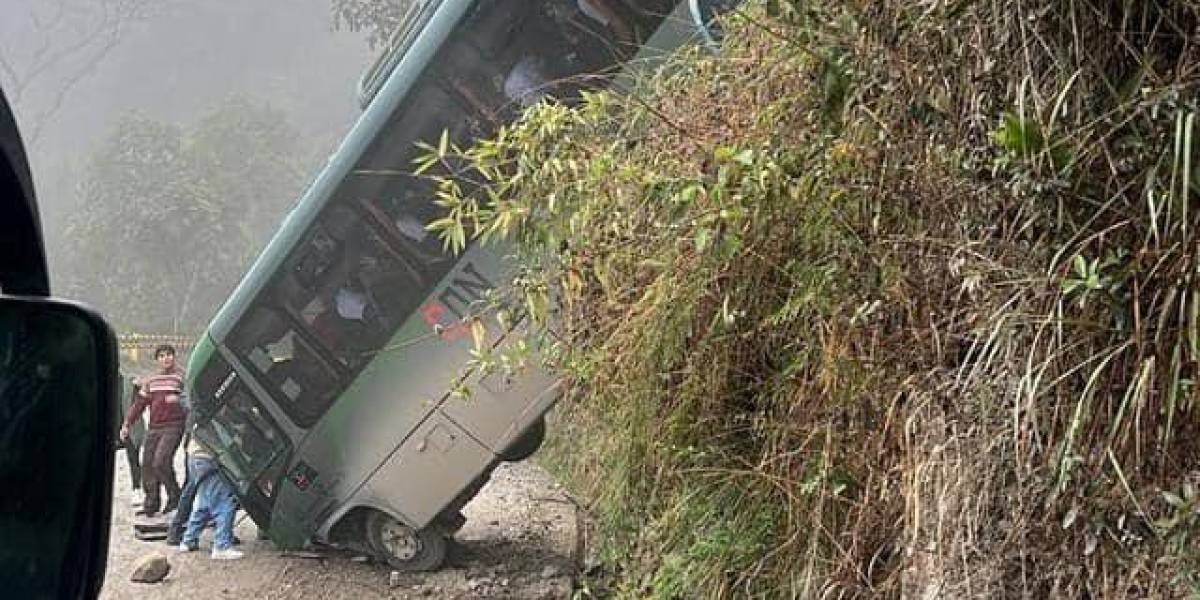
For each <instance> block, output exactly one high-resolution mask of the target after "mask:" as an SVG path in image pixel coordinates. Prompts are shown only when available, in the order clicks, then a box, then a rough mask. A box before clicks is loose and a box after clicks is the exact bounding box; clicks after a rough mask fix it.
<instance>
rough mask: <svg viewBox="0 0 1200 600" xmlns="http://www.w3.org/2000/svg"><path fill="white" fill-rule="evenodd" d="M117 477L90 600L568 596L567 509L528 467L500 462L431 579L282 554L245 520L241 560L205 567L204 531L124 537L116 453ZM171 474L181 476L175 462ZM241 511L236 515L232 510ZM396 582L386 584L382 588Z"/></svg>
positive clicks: (553, 487) (125, 483)
mask: <svg viewBox="0 0 1200 600" xmlns="http://www.w3.org/2000/svg"><path fill="white" fill-rule="evenodd" d="M116 459H117V460H116V463H117V480H116V486H115V487H116V490H115V492H114V497H113V520H112V521H113V522H112V531H111V534H110V540H109V550H108V569H107V573H106V576H105V584H104V588H103V590H102V591H101V593H100V598H102V599H104V600H111V599H125V598H146V597H153V598H156V599H171V598H179V599H187V600H195V599H196V598H253V599H254V600H268V599H270V600H274V599H286V598H297V599H299V598H304V599H309V598H355V599H360V598H361V599H370V598H514V599H543V598H545V599H550V598H569V597H570V596H571V582H572V574H573V573H574V564H575V562H576V560H575V559H574V557H573V556H572V555H573V551H574V548H575V543H576V539H577V535H578V532H577V531H576V512H575V506H574V505H573V504H571V503H570V501H568V500H567V498H566V496H565V495H564V493H563V491H562V489H561V488H560V487H559V486H558V485H557V484H556V483H554V481H553V480H552V479H551V478H550V476H549V475H547V474H546V472H545V471H543V470H542V469H540V468H539V467H537V466H536V465H535V464H533V463H530V462H525V463H519V464H514V465H502V466H501V467H500V468H498V469H496V471H495V473H494V474H493V475H492V480H491V481H490V482H489V483H488V485H487V486H486V487H485V488H484V489H483V491H482V492H480V494H479V496H478V497H476V498H475V500H474V501H473V502H471V503H470V504H469V505H468V506H467V507H466V509H465V510H464V511H463V512H464V514H466V516H467V524H466V525H465V526H464V527H463V528H462V530H461V531H459V532H458V535H457V536H456V540H457V543H456V544H455V545H454V546H453V547H452V549H451V553H450V558H449V560H448V561H447V566H446V567H445V568H444V569H443V570H441V571H438V572H434V573H402V574H400V575H399V578H398V580H395V581H393V577H392V576H391V569H390V568H388V567H387V565H385V564H379V563H373V562H369V561H367V560H365V559H364V558H363V557H354V556H352V555H342V554H331V555H326V556H323V557H321V558H301V557H296V556H288V555H287V554H286V553H282V552H280V551H278V550H276V549H275V548H274V546H272V545H271V543H270V542H266V541H257V540H255V534H256V528H255V525H254V523H253V522H252V521H250V519H243V520H242V521H241V522H240V523H238V526H237V531H236V532H237V536H238V537H239V538H241V539H242V540H243V545H242V546H241V548H242V550H244V551H245V552H246V557H245V558H244V559H242V560H238V561H213V560H211V559H210V558H209V557H208V550H209V548H210V542H211V531H210V532H207V533H206V534H205V536H204V537H203V538H202V540H201V551H200V552H192V553H186V554H180V553H176V552H175V551H174V550H173V549H171V548H170V547H168V546H167V545H166V544H165V543H163V542H143V541H139V540H137V539H136V538H134V537H133V525H132V521H133V511H134V508H133V506H134V505H133V502H134V500H135V498H138V499H140V498H141V493H140V492H133V491H131V490H130V489H129V472H128V471H129V470H128V467H127V465H126V464H125V457H124V456H123V455H121V454H120V451H119V452H118V455H117V457H116ZM179 472H180V473H182V472H183V470H182V465H181V466H180V470H179ZM239 515H244V513H239ZM155 552H158V553H161V554H163V555H164V556H166V557H167V560H168V561H170V564H171V572H170V574H169V575H168V576H167V578H166V579H165V580H163V581H162V582H160V583H157V584H144V583H133V582H131V581H130V580H129V575H130V573H131V572H132V570H133V565H134V563H135V562H136V561H137V560H138V559H139V558H141V557H143V556H145V555H148V554H151V553H155ZM392 583H396V585H395V586H394V587H393V586H392V585H391V584H392Z"/></svg>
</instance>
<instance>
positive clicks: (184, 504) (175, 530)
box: [167, 427, 217, 546]
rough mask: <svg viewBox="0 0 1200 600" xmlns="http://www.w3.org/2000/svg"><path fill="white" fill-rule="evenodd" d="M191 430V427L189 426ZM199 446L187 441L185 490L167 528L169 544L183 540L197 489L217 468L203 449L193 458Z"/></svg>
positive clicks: (172, 544)
mask: <svg viewBox="0 0 1200 600" xmlns="http://www.w3.org/2000/svg"><path fill="white" fill-rule="evenodd" d="M188 429H189V431H190V429H191V428H190V427H189V428H188ZM197 447H199V444H193V443H192V442H191V441H190V440H189V441H188V442H187V446H186V448H187V466H186V467H185V469H186V470H185V475H184V478H183V491H182V492H180V494H179V508H178V510H176V511H175V516H174V517H172V518H171V526H170V527H168V528H167V544H168V545H170V546H178V545H179V543H180V542H182V541H183V531H184V530H185V529H187V524H188V519H190V518H191V517H192V507H193V506H194V504H195V501H196V490H197V489H199V488H200V480H201V479H203V478H205V477H207V476H209V475H211V474H212V473H213V472H215V471H216V470H217V463H216V462H215V461H213V460H212V459H211V458H209V456H208V454H207V453H206V452H204V451H203V450H201V452H202V453H203V454H202V455H199V456H196V457H195V458H193V456H194V455H193V454H192V449H193V448H197Z"/></svg>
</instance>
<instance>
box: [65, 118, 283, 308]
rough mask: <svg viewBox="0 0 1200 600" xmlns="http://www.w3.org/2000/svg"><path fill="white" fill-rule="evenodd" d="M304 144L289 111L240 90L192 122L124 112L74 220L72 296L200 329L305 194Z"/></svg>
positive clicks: (96, 158) (92, 168)
mask: <svg viewBox="0 0 1200 600" xmlns="http://www.w3.org/2000/svg"><path fill="white" fill-rule="evenodd" d="M299 142H300V139H299V136H298V134H297V133H296V132H295V131H294V129H293V128H292V127H291V126H290V125H289V124H288V123H287V122H286V120H285V119H284V117H283V115H282V113H280V112H279V111H276V110H274V109H272V108H270V107H266V106H262V105H257V104H254V103H252V102H250V101H248V100H246V99H244V98H234V99H231V100H229V101H227V102H225V103H224V104H222V105H221V106H219V107H217V108H216V109H214V110H213V111H211V112H209V113H208V114H206V115H205V116H203V117H202V118H200V119H199V120H198V121H197V122H196V123H195V124H194V125H193V126H192V127H190V128H184V127H180V126H178V125H174V124H167V123H161V122H158V121H155V120H153V119H148V118H145V117H141V116H136V115H130V116H126V117H124V118H122V119H121V120H120V122H119V123H118V125H117V127H116V128H115V130H114V131H113V133H112V134H111V135H110V136H109V137H108V138H107V139H106V140H105V141H104V142H103V143H102V144H101V145H100V147H99V148H97V149H96V151H95V152H94V153H93V154H92V156H91V159H90V161H89V163H88V165H87V168H86V173H85V176H84V183H83V184H82V186H81V189H80V194H79V200H80V202H79V205H78V207H77V208H76V210H75V211H73V212H72V214H71V215H70V217H69V219H68V225H67V236H66V237H67V242H66V246H67V249H66V254H67V256H66V261H67V265H68V272H69V273H70V275H68V276H67V280H66V284H67V285H66V287H67V295H69V296H72V297H76V298H80V299H84V300H86V301H88V302H90V303H92V304H94V305H96V306H98V307H99V308H101V310H103V311H104V312H105V313H106V314H107V315H108V316H109V317H110V319H111V320H112V321H113V323H114V324H115V325H116V326H117V327H118V328H119V329H126V328H132V329H138V330H143V331H147V330H148V331H155V332H168V331H169V332H193V331H197V330H199V329H200V328H201V327H203V326H204V324H205V323H206V322H207V320H208V319H209V318H210V317H211V315H212V313H213V311H215V310H216V308H217V307H218V306H220V304H221V302H222V301H223V300H224V299H225V298H226V297H227V296H228V294H229V292H230V291H231V290H232V289H233V286H234V285H235V284H236V283H237V281H238V280H239V278H240V277H241V275H242V273H244V272H245V270H246V267H248V266H249V264H250V261H251V260H253V258H254V256H255V255H256V254H257V252H258V251H259V249H260V248H261V246H262V245H263V243H264V242H265V241H266V240H267V239H268V238H269V236H270V234H271V233H272V232H273V231H274V230H275V228H276V226H277V224H278V222H279V220H280V219H281V217H282V215H283V212H284V210H285V209H286V207H287V206H288V205H289V204H290V202H291V201H292V200H294V199H295V198H296V196H297V194H298V193H299V191H300V188H301V185H302V183H303V181H304V176H305V173H306V169H305V168H304V166H305V165H304V163H305V162H306V161H304V160H303V159H301V158H299V156H301V154H300V153H298V152H297V148H299V147H300V143H299ZM97 248H104V249H106V250H107V252H105V253H103V254H101V253H97V252H96V251H95V249H97Z"/></svg>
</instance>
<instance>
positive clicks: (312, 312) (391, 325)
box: [288, 204, 423, 371]
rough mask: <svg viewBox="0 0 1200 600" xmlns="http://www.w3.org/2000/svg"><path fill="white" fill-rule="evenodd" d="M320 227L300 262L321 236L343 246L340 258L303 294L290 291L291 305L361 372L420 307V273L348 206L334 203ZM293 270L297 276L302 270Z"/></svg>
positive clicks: (332, 349) (314, 250)
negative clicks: (418, 306) (418, 305)
mask: <svg viewBox="0 0 1200 600" xmlns="http://www.w3.org/2000/svg"><path fill="white" fill-rule="evenodd" d="M317 230H318V231H319V232H321V235H314V236H313V237H312V242H310V244H308V245H307V246H304V247H301V248H300V249H298V251H299V256H297V257H296V258H295V260H296V262H297V264H298V265H302V264H307V262H311V261H309V259H308V258H307V254H311V253H320V252H321V246H320V245H319V244H317V243H316V242H317V241H318V240H321V239H326V240H328V241H329V243H332V244H333V245H335V246H336V247H337V248H338V249H339V250H338V252H337V253H336V259H335V260H334V262H333V264H331V265H330V266H328V268H326V269H324V270H323V271H321V274H320V276H319V278H318V279H317V280H315V281H313V282H312V284H311V285H309V286H306V287H305V290H304V293H302V294H291V295H290V297H289V298H288V302H289V308H290V309H291V310H292V312H293V314H294V315H296V316H297V317H298V318H299V320H300V321H301V322H303V323H305V324H306V325H307V328H308V329H309V331H310V333H311V334H312V335H313V337H314V339H316V340H317V341H318V342H320V343H321V345H322V346H324V347H325V349H326V351H328V352H329V354H331V355H332V356H333V357H334V358H335V359H337V360H338V361H339V362H340V363H342V365H343V366H345V367H347V368H348V369H350V370H352V371H356V370H357V369H359V368H360V367H362V366H363V365H365V364H366V362H368V361H369V360H370V359H371V357H372V356H373V355H374V353H375V352H376V351H377V350H379V349H380V348H381V347H383V346H384V344H386V343H387V341H388V340H389V339H390V338H391V337H392V335H393V334H394V332H395V331H396V329H398V328H399V326H400V325H401V324H402V323H403V322H404V320H405V319H407V318H408V316H409V315H410V314H411V313H412V312H413V311H414V310H415V309H416V307H417V303H418V302H419V301H420V300H421V298H420V295H419V294H420V291H421V290H422V289H423V286H422V285H421V280H422V278H421V273H420V271H419V270H418V268H417V267H416V266H415V265H413V264H410V261H408V260H405V258H406V257H405V255H403V254H401V253H398V252H396V251H395V249H394V248H392V247H391V246H390V245H389V244H387V243H386V242H385V241H384V240H383V239H382V238H381V237H380V236H379V235H378V234H377V233H376V232H375V231H374V230H373V229H372V228H371V227H370V226H369V225H368V224H367V223H366V222H365V221H364V220H363V218H362V216H361V215H359V214H356V213H355V212H354V211H353V210H351V209H350V208H349V207H346V206H340V205H338V204H334V205H333V206H331V207H329V208H328V209H327V210H326V211H325V212H324V213H323V214H322V215H321V216H320V217H319V219H318V228H317ZM294 273H295V277H296V278H297V279H298V278H299V277H300V271H294ZM301 285H302V284H301V283H300V282H299V281H297V282H296V286H297V287H300V286H301Z"/></svg>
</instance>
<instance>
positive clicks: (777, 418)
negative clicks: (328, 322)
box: [439, 0, 1200, 598]
mask: <svg viewBox="0 0 1200 600" xmlns="http://www.w3.org/2000/svg"><path fill="white" fill-rule="evenodd" d="M1198 17H1200V5H1198V4H1196V3H1194V2H1183V1H1177V2H1175V1H1167V0H1159V1H1144V2H1128V1H1126V2H1119V1H1115V0H1111V1H1101V0H1060V1H1049V0H1021V1H1016V0H1011V1H1005V0H993V1H987V2H983V1H976V2H972V1H957V2H955V1H949V0H946V1H942V0H931V1H926V2H910V1H901V0H847V1H842V2H832V1H820V0H811V1H808V2H801V1H794V2H785V1H772V2H759V3H754V2H752V3H750V5H749V8H747V10H746V11H744V12H743V13H741V14H739V15H738V16H736V17H734V18H732V19H731V20H730V23H729V27H730V29H731V36H730V39H729V40H728V41H727V44H726V47H725V48H724V50H723V52H722V54H721V56H719V57H709V56H703V55H701V54H699V53H696V52H692V53H684V54H682V55H680V56H678V57H677V58H676V60H675V63H674V65H673V67H672V68H671V69H667V70H664V71H663V72H662V73H660V74H658V75H656V76H654V77H650V78H647V79H646V80H644V81H643V82H642V86H641V88H640V89H639V90H638V93H637V94H635V95H634V97H632V98H621V97H616V96H611V95H603V94H602V95H596V96H592V97H589V98H588V100H587V101H586V102H585V103H583V104H582V105H581V106H578V107H574V108H567V107H563V106H553V105H551V106H542V107H540V108H539V109H537V110H536V111H535V112H533V113H531V114H530V115H529V116H528V118H527V119H526V120H525V121H524V122H522V123H521V124H519V125H518V126H516V127H514V128H512V129H509V130H506V131H505V132H504V133H503V134H502V135H501V136H500V137H499V138H498V139H497V140H495V141H494V142H491V143H487V144H484V145H482V146H480V147H477V148H474V149H471V150H467V151H464V152H463V153H462V154H463V156H464V157H465V158H466V159H468V160H469V161H470V163H471V165H472V166H473V167H474V168H475V169H477V170H476V171H475V173H476V175H478V176H480V177H483V178H484V180H485V184H486V185H485V187H486V188H487V190H486V191H488V192H490V196H489V195H486V194H484V195H478V196H476V198H486V197H490V198H491V200H490V201H489V202H482V201H481V200H478V199H470V198H466V197H464V195H463V193H462V191H461V190H456V189H453V188H452V186H449V185H447V187H446V188H445V189H444V190H443V192H444V195H445V202H446V203H447V205H448V206H450V208H451V210H452V215H451V218H450V219H448V220H447V221H444V222H442V223H440V224H439V226H440V227H442V228H443V229H444V230H445V232H446V233H447V234H448V235H449V237H451V238H454V237H456V236H466V235H471V234H472V233H473V234H476V235H485V236H489V237H508V238H510V239H514V240H516V241H517V242H518V246H519V247H520V248H521V250H522V251H523V252H524V253H525V256H526V259H527V260H528V261H529V264H530V265H531V266H530V269H529V271H528V272H527V273H524V274H523V276H522V277H521V278H520V279H519V280H518V281H517V282H516V284H517V292H518V294H519V295H520V296H521V298H520V299H521V301H522V302H524V305H525V306H526V308H527V310H529V311H531V312H533V314H534V315H536V316H542V315H545V314H547V312H548V311H550V310H551V309H552V308H553V306H555V305H557V306H560V307H561V311H560V314H559V316H558V317H556V318H555V319H553V320H552V322H553V323H554V325H555V329H556V330H557V333H558V335H559V337H558V342H557V344H556V346H555V351H554V352H553V353H552V357H553V359H554V360H555V361H556V362H557V365H558V366H559V368H561V369H562V370H563V372H564V373H565V374H566V375H567V377H568V380H569V382H570V384H571V386H570V392H569V394H568V396H567V398H565V399H564V401H563V402H562V403H561V405H560V407H559V410H558V413H557V417H556V421H557V423H556V426H555V427H554V433H553V437H552V439H551V447H550V448H549V451H548V452H546V453H544V460H545V461H546V462H548V463H549V464H550V465H551V466H552V468H553V469H554V470H555V471H556V472H557V473H558V474H559V475H560V476H561V477H562V478H563V479H564V481H566V482H567V483H568V484H569V485H570V486H571V487H572V488H573V489H574V490H575V491H576V492H577V493H578V494H579V495H580V496H581V497H583V498H585V499H587V501H588V502H590V508H591V509H592V511H593V512H594V514H595V516H596V518H597V520H598V523H599V525H600V528H601V532H602V534H603V539H604V542H603V544H604V546H603V555H604V557H605V559H606V561H607V565H608V573H609V574H610V575H611V577H610V579H609V581H608V582H607V585H608V586H609V592H610V593H613V594H616V595H620V596H627V597H655V598H697V597H711V598H729V597H746V596H753V597H802V598H817V597H820V598H829V597H874V596H882V597H901V596H904V597H945V598H969V597H977V598H996V597H1033V598H1043V597H1072V598H1074V597H1105V598H1122V597H1139V598H1144V597H1182V596H1187V595H1188V594H1190V593H1195V592H1197V590H1200V587H1198V586H1200V579H1198V577H1197V574H1196V570H1195V567H1196V565H1197V563H1198V561H1200V556H1198V555H1197V551H1196V550H1195V539H1194V536H1195V534H1196V531H1197V530H1196V521H1197V516H1196V515H1197V513H1196V509H1197V508H1200V496H1198V495H1197V493H1196V486H1197V485H1200V471H1198V470H1196V467H1195V462H1196V457H1197V439H1198V438H1197V414H1196V411H1197V391H1196V386H1195V384H1194V382H1195V379H1196V368H1197V359H1198V358H1200V334H1198V327H1197V316H1198V314H1200V295H1198V293H1200V289H1198V285H1197V281H1196V276H1197V268H1198V263H1197V258H1198V252H1197V243H1196V232H1197V229H1200V219H1198V218H1197V213H1200V206H1197V203H1196V202H1195V201H1194V199H1193V198H1194V197H1195V196H1197V195H1200V189H1197V186H1198V185H1200V176H1198V175H1197V174H1196V173H1194V170H1195V169H1193V163H1192V159H1193V158H1194V157H1195V150H1194V149H1193V147H1192V146H1193V144H1192V140H1193V133H1194V128H1195V127H1194V125H1195V115H1194V110H1195V99H1196V91H1197V78H1198V77H1200V55H1198V54H1197V48H1196V46H1195V40H1196V39H1198V38H1196V37H1195V33H1196V29H1197V25H1198V24H1200V19H1198ZM445 154H457V153H456V152H454V151H453V150H452V149H451V150H448V151H445ZM460 227H462V229H460ZM460 239H461V238H460ZM506 358H507V357H506ZM483 360H484V361H485V362H489V361H493V360H498V357H487V356H485V357H483ZM590 585H596V582H593V584H590Z"/></svg>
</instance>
